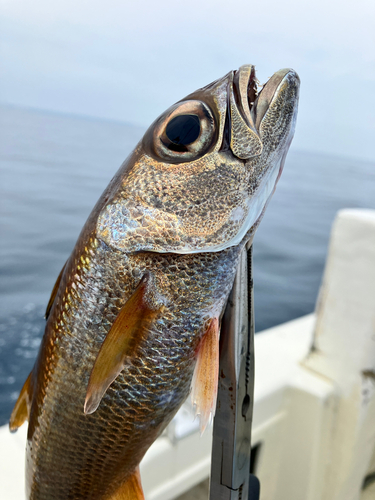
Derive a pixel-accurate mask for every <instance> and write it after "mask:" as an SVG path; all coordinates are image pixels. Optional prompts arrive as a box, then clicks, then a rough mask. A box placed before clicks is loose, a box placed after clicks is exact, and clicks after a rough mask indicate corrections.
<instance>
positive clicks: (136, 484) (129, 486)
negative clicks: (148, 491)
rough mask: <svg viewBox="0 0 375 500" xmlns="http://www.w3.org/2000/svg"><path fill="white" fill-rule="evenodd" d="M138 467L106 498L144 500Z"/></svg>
mask: <svg viewBox="0 0 375 500" xmlns="http://www.w3.org/2000/svg"><path fill="white" fill-rule="evenodd" d="M144 499H145V497H144V494H143V489H142V484H141V475H140V473H139V467H137V468H136V469H135V471H134V472H133V474H132V475H131V476H130V477H129V479H128V480H127V481H126V482H125V483H124V484H123V485H122V486H121V487H120V488H119V489H118V490H117V491H116V493H115V494H114V495H112V496H111V497H109V499H108V500H144Z"/></svg>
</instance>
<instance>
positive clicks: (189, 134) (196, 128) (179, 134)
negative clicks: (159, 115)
mask: <svg viewBox="0 0 375 500" xmlns="http://www.w3.org/2000/svg"><path fill="white" fill-rule="evenodd" d="M200 131H201V126H200V123H199V118H198V116H196V115H179V116H176V117H175V118H173V119H172V120H171V121H170V122H169V123H168V125H167V128H166V130H165V133H166V134H167V137H168V139H169V140H170V141H171V142H173V143H174V144H179V145H182V146H186V145H188V144H191V143H192V142H194V141H195V140H196V139H197V138H198V136H199V133H200Z"/></svg>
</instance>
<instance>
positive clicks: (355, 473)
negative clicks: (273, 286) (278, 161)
mask: <svg viewBox="0 0 375 500" xmlns="http://www.w3.org/2000/svg"><path fill="white" fill-rule="evenodd" d="M304 366H305V367H306V368H308V369H309V370H311V371H313V372H315V373H316V374H317V375H319V376H322V377H324V378H325V379H327V380H330V381H332V383H333V385H334V387H335V395H336V398H335V399H336V404H335V409H334V412H333V415H332V420H331V425H332V427H331V432H330V433H329V435H328V436H327V437H326V439H325V441H326V442H325V448H326V449H325V453H322V460H324V461H325V467H324V470H325V472H324V475H323V477H321V478H320V480H321V481H322V488H321V491H322V497H321V500H357V499H359V498H360V495H361V488H362V484H363V481H364V478H365V477H366V475H367V474H370V473H372V472H375V470H374V471H371V466H370V462H371V457H372V455H373V453H374V450H375V212H374V211H370V210H356V209H352V210H342V211H340V212H339V213H338V215H337V217H336V220H335V223H334V226H333V230H332V236H331V242H330V247H329V254H328V259H327V264H326V268H325V272H324V278H323V283H322V287H321V290H320V294H319V300H318V305H317V323H316V329H315V335H314V344H313V349H312V350H311V352H310V354H309V355H308V357H307V359H306V360H305V362H304Z"/></svg>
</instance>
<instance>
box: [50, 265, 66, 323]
mask: <svg viewBox="0 0 375 500" xmlns="http://www.w3.org/2000/svg"><path fill="white" fill-rule="evenodd" d="M66 262H68V261H66ZM66 262H65V264H64V265H63V268H62V269H61V271H60V274H59V275H58V277H57V280H56V283H55V284H54V285H53V288H52V292H51V296H50V298H49V301H48V304H47V307H46V312H45V314H44V317H45V318H46V319H48V316H49V313H50V312H51V309H52V306H53V303H54V302H55V298H56V295H57V290H58V289H59V286H60V282H61V278H62V275H63V273H64V269H65V266H66Z"/></svg>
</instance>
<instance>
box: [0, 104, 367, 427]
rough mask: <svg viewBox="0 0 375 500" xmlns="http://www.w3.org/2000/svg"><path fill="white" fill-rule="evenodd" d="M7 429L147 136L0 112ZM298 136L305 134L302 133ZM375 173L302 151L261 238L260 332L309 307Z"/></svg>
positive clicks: (291, 163) (0, 317) (0, 307)
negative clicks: (92, 224)
mask: <svg viewBox="0 0 375 500" xmlns="http://www.w3.org/2000/svg"><path fill="white" fill-rule="evenodd" d="M0 120H1V123H0V134H1V135H0V165H1V166H0V231H1V237H0V425H2V424H5V423H6V422H7V420H8V418H9V415H10V412H11V410H12V407H13V405H14V402H15V400H16V398H17V396H18V392H19V390H20V388H21V386H22V384H23V382H24V380H25V379H26V377H27V375H28V373H29V371H30V370H31V368H32V366H33V363H34V359H35V357H36V354H37V351H38V347H39V344H40V340H41V337H42V335H43V329H44V319H43V315H44V310H45V307H46V304H47V302H48V299H49V295H50V292H51V289H52V287H53V284H54V282H55V280H56V277H57V275H58V273H59V272H60V269H61V267H62V266H63V264H64V262H65V261H66V259H67V257H68V255H69V254H70V252H71V250H72V248H73V246H74V243H75V241H76V239H77V236H78V234H79V232H80V229H81V227H82V225H83V223H84V222H85V220H86V218H87V216H88V215H89V213H90V211H91V209H92V207H93V205H94V204H95V202H96V200H97V199H98V197H99V196H100V194H101V192H102V191H103V190H104V188H105V187H106V185H107V184H108V182H109V180H110V179H111V177H112V176H113V174H114V173H115V172H116V170H117V169H118V167H119V166H120V165H121V163H122V162H123V160H124V159H125V158H126V156H127V155H128V154H129V153H130V151H131V150H132V149H133V147H134V146H135V144H136V143H137V141H138V140H139V139H140V138H141V137H142V135H143V132H144V129H142V128H140V127H135V126H133V125H129V124H126V123H117V122H110V121H104V120H94V119H88V118H81V117H73V116H66V115H61V114H53V113H47V112H42V111H35V110H28V109H21V108H12V107H0ZM297 133H298V126H297ZM374 167H375V165H374V164H373V163H370V162H364V161H361V160H356V159H347V158H345V145H343V157H342V158H341V157H333V156H324V155H318V154H314V153H311V152H304V151H295V150H293V147H292V148H291V151H290V153H289V156H288V158H287V162H286V165H285V168H284V173H283V175H282V177H281V180H280V182H279V185H278V188H277V191H276V194H275V196H274V198H273V200H272V202H271V204H270V205H269V207H268V209H267V213H266V215H265V217H264V219H263V222H262V224H261V226H260V228H259V230H258V232H257V235H256V237H255V241H254V283H255V318H256V331H258V332H259V331H261V330H263V329H265V328H269V327H271V326H273V325H277V324H279V323H283V322H285V321H288V320H291V319H293V318H297V317H299V316H302V315H304V314H307V313H310V312H312V311H313V310H314V307H315V301H316V296H317V293H318V289H319V285H320V282H321V278H322V273H323V269H324V262H325V257H326V253H327V247H328V242H329V234H330V228H331V225H332V222H333V220H334V217H335V214H336V212H337V211H338V210H339V209H340V208H347V207H350V208H354V207H363V208H374V209H375V168H374Z"/></svg>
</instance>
